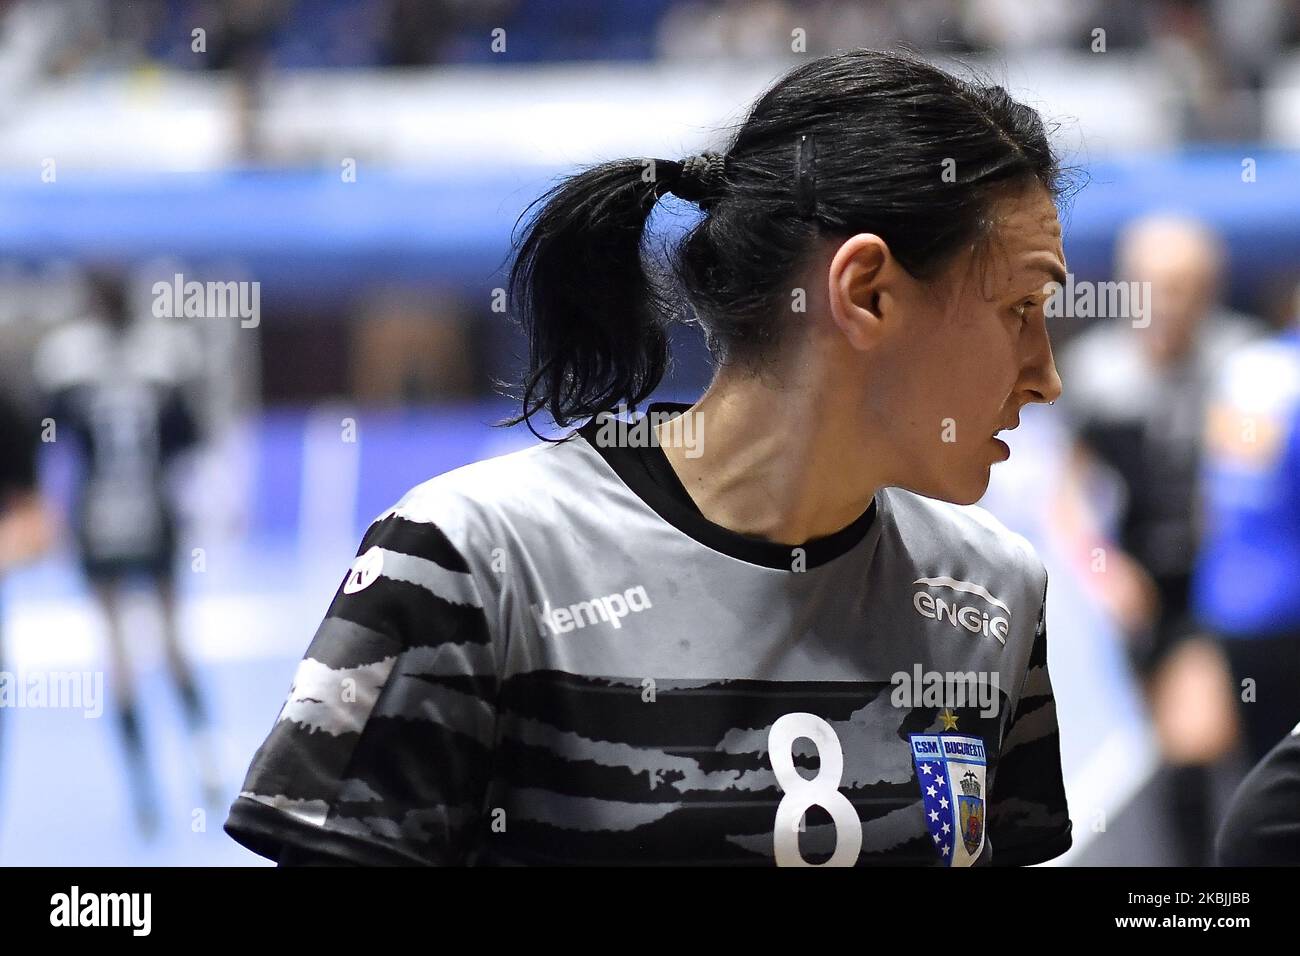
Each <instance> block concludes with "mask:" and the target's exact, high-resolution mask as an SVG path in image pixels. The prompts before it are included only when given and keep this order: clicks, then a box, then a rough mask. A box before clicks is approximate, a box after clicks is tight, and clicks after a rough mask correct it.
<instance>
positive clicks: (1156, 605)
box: [1058, 216, 1260, 865]
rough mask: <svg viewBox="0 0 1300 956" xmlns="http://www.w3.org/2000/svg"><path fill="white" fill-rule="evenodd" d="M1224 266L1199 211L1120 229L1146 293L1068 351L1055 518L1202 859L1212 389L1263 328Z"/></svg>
mask: <svg viewBox="0 0 1300 956" xmlns="http://www.w3.org/2000/svg"><path fill="white" fill-rule="evenodd" d="M1224 265H1225V250H1224V247H1223V244H1222V241H1221V240H1220V239H1219V237H1218V236H1217V235H1216V234H1215V233H1213V232H1212V231H1211V230H1210V229H1209V228H1207V227H1206V226H1204V225H1203V224H1201V223H1199V222H1197V221H1194V220H1190V219H1183V218H1178V217H1173V216H1150V217H1147V218H1143V219H1140V220H1138V221H1136V222H1134V223H1131V224H1130V225H1129V226H1128V227H1127V228H1126V229H1125V230H1124V231H1123V232H1122V233H1121V235H1120V237H1119V242H1118V247H1117V261H1116V274H1117V278H1118V279H1119V280H1120V281H1123V282H1127V283H1132V285H1130V286H1129V287H1128V288H1129V289H1130V302H1131V304H1133V303H1140V302H1145V310H1144V311H1145V314H1144V315H1143V316H1138V315H1136V314H1134V315H1132V316H1113V317H1110V318H1108V319H1105V320H1103V321H1102V322H1101V323H1099V324H1098V325H1096V326H1095V327H1093V328H1091V329H1089V330H1088V331H1086V332H1085V333H1083V334H1082V335H1081V336H1079V338H1078V339H1077V340H1075V341H1074V342H1072V343H1071V345H1070V347H1069V348H1067V349H1066V350H1065V351H1064V352H1063V354H1062V356H1061V359H1060V368H1061V378H1062V382H1063V383H1064V389H1065V391H1064V396H1063V400H1062V403H1061V404H1062V406H1063V410H1064V411H1065V412H1066V413H1067V416H1068V418H1069V420H1070V422H1071V425H1072V428H1073V429H1074V431H1075V434H1076V438H1077V444H1076V448H1075V450H1074V452H1073V455H1072V459H1073V463H1072V467H1071V470H1070V474H1071V478H1070V480H1069V481H1067V483H1066V485H1065V490H1064V492H1063V497H1062V502H1061V505H1062V506H1061V508H1060V509H1059V510H1058V514H1059V516H1060V517H1061V519H1062V520H1063V522H1064V523H1065V524H1066V525H1067V526H1068V531H1069V532H1070V533H1071V534H1072V536H1073V537H1074V538H1075V540H1077V541H1078V542H1080V545H1079V548H1078V550H1077V552H1076V553H1077V554H1078V560H1079V563H1080V565H1081V566H1082V571H1083V575H1082V576H1083V578H1084V581H1085V583H1086V584H1088V585H1089V586H1090V587H1091V588H1093V589H1094V591H1095V592H1096V596H1097V598H1098V599H1099V600H1100V601H1101V602H1102V603H1103V605H1104V606H1106V607H1108V608H1109V609H1110V610H1111V612H1112V614H1113V615H1114V617H1115V618H1116V620H1117V621H1118V622H1119V623H1120V625H1121V627H1122V628H1123V629H1124V631H1125V632H1126V634H1127V635H1128V636H1129V638H1130V641H1131V643H1130V651H1131V660H1132V663H1133V666H1134V668H1135V670H1136V672H1137V674H1138V675H1139V677H1140V678H1141V680H1142V682H1143V684H1144V688H1145V690H1146V692H1147V695H1148V699H1149V701H1150V705H1151V709H1152V717H1153V720H1154V722H1155V726H1156V731H1157V734H1158V736H1159V738H1160V743H1161V747H1162V750H1163V753H1164V756H1165V758H1166V760H1167V761H1168V763H1169V764H1170V765H1172V767H1173V768H1174V769H1173V773H1174V778H1175V782H1174V785H1173V787H1172V794H1173V797H1174V799H1175V805H1174V806H1172V807H1170V808H1168V809H1169V811H1170V813H1169V817H1170V819H1172V820H1173V821H1175V824H1176V827H1177V829H1178V837H1179V841H1180V844H1181V845H1180V848H1179V849H1180V853H1181V856H1182V858H1183V859H1182V862H1183V864H1184V865H1203V864H1204V863H1206V862H1207V861H1208V858H1209V852H1210V840H1211V835H1212V829H1211V822H1210V815H1211V807H1210V806H1209V803H1210V781H1209V775H1208V773H1207V771H1206V767H1208V766H1209V765H1211V764H1213V763H1215V762H1216V761H1217V760H1218V759H1219V758H1220V757H1222V756H1223V755H1224V754H1225V753H1226V752H1227V751H1229V750H1230V749H1231V746H1232V744H1233V742H1234V738H1233V733H1234V727H1235V724H1234V720H1233V717H1234V713H1233V710H1232V705H1231V703H1230V702H1229V701H1228V692H1229V688H1228V681H1227V674H1226V669H1225V667H1224V665H1223V663H1222V660H1221V658H1220V656H1219V655H1218V653H1217V652H1216V651H1215V648H1214V646H1213V645H1212V644H1211V643H1210V642H1209V641H1207V640H1204V639H1202V638H1200V637H1198V632H1197V626H1196V622H1195V620H1194V619H1193V616H1192V611H1191V606H1190V585H1191V573H1192V564H1193V561H1194V560H1195V555H1196V549H1197V546H1198V529H1197V516H1196V502H1197V479H1198V471H1199V463H1200V458H1201V441H1202V435H1203V431H1204V416H1205V411H1204V410H1205V405H1206V401H1207V397H1208V391H1209V387H1210V384H1211V382H1212V380H1213V377H1214V374H1215V372H1216V370H1217V369H1218V368H1219V367H1220V365H1221V364H1222V363H1223V361H1224V360H1225V358H1226V357H1227V355H1228V354H1229V353H1231V352H1232V351H1233V350H1234V349H1236V348H1237V347H1239V346H1241V345H1242V344H1244V343H1245V342H1248V341H1249V340H1250V339H1251V338H1253V337H1254V336H1256V335H1257V334H1259V332H1260V328H1259V326H1258V324H1257V323H1255V322H1254V321H1253V320H1251V319H1249V318H1247V317H1246V316H1243V315H1240V314H1238V313H1234V312H1231V311H1230V310H1228V309H1226V308H1225V307H1224V306H1223V305H1222V304H1221V301H1220V293H1221V290H1222V278H1223V271H1224ZM1146 283H1149V285H1146ZM1138 297H1140V298H1138ZM1098 299H1099V300H1100V299H1101V294H1100V292H1099V293H1098ZM1133 311H1134V312H1135V313H1136V312H1137V311H1139V310H1137V309H1134V310H1133ZM1099 469H1100V470H1101V471H1102V473H1103V474H1108V475H1109V476H1110V477H1111V478H1112V480H1113V481H1114V482H1115V485H1116V490H1117V492H1118V502H1117V506H1116V507H1115V508H1114V509H1113V510H1115V511H1116V512H1118V514H1117V515H1116V516H1115V517H1116V519H1117V520H1116V521H1114V522H1107V521H1106V520H1105V519H1104V518H1103V517H1102V516H1101V515H1100V514H1098V513H1096V511H1095V508H1094V506H1093V504H1092V502H1091V500H1090V496H1089V494H1087V493H1082V492H1079V491H1077V489H1080V488H1082V487H1085V486H1086V485H1088V484H1089V478H1088V477H1087V476H1094V475H1096V474H1097V473H1098V470H1099ZM1108 523H1114V524H1116V525H1117V529H1116V530H1117V533H1116V535H1115V538H1116V540H1114V541H1113V542H1112V541H1110V540H1109V537H1110V536H1109V535H1108V534H1107V533H1106V532H1105V531H1103V530H1102V529H1103V526H1104V525H1106V524H1108Z"/></svg>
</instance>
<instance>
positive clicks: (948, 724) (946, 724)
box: [939, 708, 957, 730]
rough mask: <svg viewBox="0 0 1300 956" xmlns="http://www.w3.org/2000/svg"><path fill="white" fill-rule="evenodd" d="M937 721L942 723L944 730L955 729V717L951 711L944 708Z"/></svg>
mask: <svg viewBox="0 0 1300 956" xmlns="http://www.w3.org/2000/svg"><path fill="white" fill-rule="evenodd" d="M939 719H940V720H942V721H943V729H944V730H956V729H957V716H956V715H955V714H954V713H953V712H952V711H951V710H949V709H947V708H945V709H944V711H943V713H941V714H940V715H939Z"/></svg>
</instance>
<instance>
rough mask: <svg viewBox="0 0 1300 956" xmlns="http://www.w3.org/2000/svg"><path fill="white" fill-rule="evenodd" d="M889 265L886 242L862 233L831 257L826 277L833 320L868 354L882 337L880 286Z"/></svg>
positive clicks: (848, 339) (855, 346)
mask: <svg viewBox="0 0 1300 956" xmlns="http://www.w3.org/2000/svg"><path fill="white" fill-rule="evenodd" d="M889 262H890V253H889V246H887V245H886V244H885V240H883V239H881V238H880V237H879V236H877V235H874V234H872V233H869V232H861V233H858V234H857V235H856V236H852V237H850V238H849V239H847V240H845V241H844V243H843V244H841V245H840V247H839V248H838V249H837V250H835V253H834V255H833V256H832V257H831V264H830V269H829V271H828V274H827V282H828V283H829V286H828V288H827V292H828V293H829V304H830V312H831V318H832V319H834V321H835V326H836V328H838V329H839V330H840V333H841V334H842V335H843V336H844V338H845V340H846V341H847V342H848V343H849V345H851V346H852V347H853V348H855V349H857V350H859V351H866V350H867V349H870V348H871V347H872V346H874V345H875V344H876V342H877V341H879V339H880V336H881V334H882V331H883V330H882V325H883V323H882V321H881V320H882V317H883V316H882V313H881V285H882V281H883V278H884V276H885V275H886V273H887V271H888V270H887V267H888V265H889Z"/></svg>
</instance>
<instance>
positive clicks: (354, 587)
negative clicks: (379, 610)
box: [343, 545, 384, 594]
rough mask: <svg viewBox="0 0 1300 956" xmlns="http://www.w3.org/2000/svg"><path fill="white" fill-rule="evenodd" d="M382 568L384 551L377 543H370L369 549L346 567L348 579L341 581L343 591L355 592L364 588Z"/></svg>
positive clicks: (376, 576) (347, 592)
mask: <svg viewBox="0 0 1300 956" xmlns="http://www.w3.org/2000/svg"><path fill="white" fill-rule="evenodd" d="M382 570H384V552H383V551H382V550H380V548H379V546H378V545H372V546H371V548H370V550H369V551H367V552H366V553H365V554H363V555H361V556H360V557H359V558H357V559H356V560H355V561H353V562H352V567H351V568H349V569H348V579H347V580H346V581H344V582H343V593H344V594H356V593H357V592H358V591H362V590H365V589H366V588H368V587H370V585H371V584H373V583H374V581H375V579H376V578H378V577H379V572H381V571H382Z"/></svg>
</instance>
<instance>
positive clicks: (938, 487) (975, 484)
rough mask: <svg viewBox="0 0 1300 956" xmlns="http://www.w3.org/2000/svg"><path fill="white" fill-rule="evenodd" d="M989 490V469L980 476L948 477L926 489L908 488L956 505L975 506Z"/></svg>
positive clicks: (984, 469)
mask: <svg viewBox="0 0 1300 956" xmlns="http://www.w3.org/2000/svg"><path fill="white" fill-rule="evenodd" d="M988 488H989V469H988V468H987V467H985V468H983V469H981V470H980V473H979V474H970V475H947V476H944V477H943V478H941V479H939V480H937V481H935V482H933V483H930V484H928V485H927V486H925V487H920V486H918V487H914V488H908V489H907V490H908V491H913V492H915V493H916V494H918V495H924V496H925V497H927V498H935V499H938V500H939V501H947V502H949V503H950V504H954V505H973V504H975V503H976V502H977V501H979V500H980V499H981V498H983V497H984V492H986V491H988Z"/></svg>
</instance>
